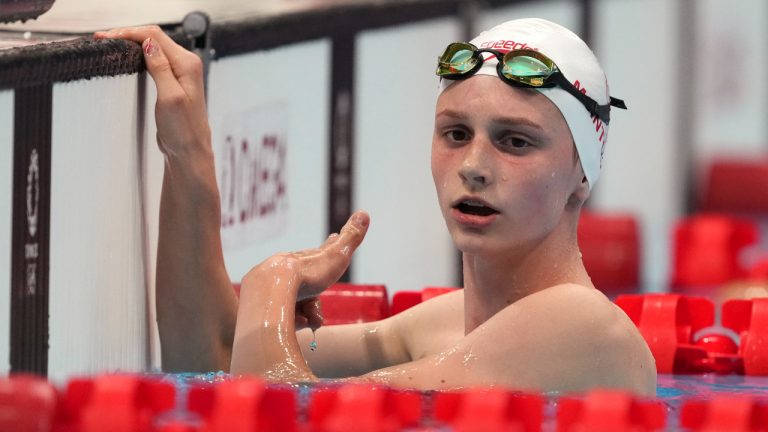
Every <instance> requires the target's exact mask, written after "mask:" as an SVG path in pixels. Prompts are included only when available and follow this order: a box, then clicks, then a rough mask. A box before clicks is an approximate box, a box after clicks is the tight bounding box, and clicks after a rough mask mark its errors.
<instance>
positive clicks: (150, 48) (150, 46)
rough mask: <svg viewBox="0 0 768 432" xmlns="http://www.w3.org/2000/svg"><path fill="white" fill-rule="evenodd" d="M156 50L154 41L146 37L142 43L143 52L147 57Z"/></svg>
mask: <svg viewBox="0 0 768 432" xmlns="http://www.w3.org/2000/svg"><path fill="white" fill-rule="evenodd" d="M156 52H157V45H155V41H153V40H152V39H147V42H146V43H145V44H144V54H146V55H147V57H152V56H153V55H154V54H155V53H156Z"/></svg>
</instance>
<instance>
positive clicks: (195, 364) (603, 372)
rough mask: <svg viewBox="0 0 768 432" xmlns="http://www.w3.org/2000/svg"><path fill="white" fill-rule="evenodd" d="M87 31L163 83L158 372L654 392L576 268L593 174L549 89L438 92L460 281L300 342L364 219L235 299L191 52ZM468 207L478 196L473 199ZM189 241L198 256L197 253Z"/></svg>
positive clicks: (487, 86) (649, 361) (249, 280)
mask: <svg viewBox="0 0 768 432" xmlns="http://www.w3.org/2000/svg"><path fill="white" fill-rule="evenodd" d="M97 37H99V38H106V37H119V38H124V39H128V40H133V41H136V42H139V43H142V44H143V46H144V48H145V55H146V61H147V67H148V70H149V72H150V74H152V77H153V78H154V80H155V82H156V83H157V86H158V102H157V107H156V117H157V123H158V141H159V144H160V148H161V151H163V153H164V154H165V156H166V172H165V178H164V185H163V195H162V200H161V214H160V241H159V247H158V286H157V292H158V294H157V296H158V302H157V305H158V323H159V326H160V333H161V341H162V353H163V367H164V369H166V370H190V369H191V370H194V369H200V370H206V369H207V370H214V369H228V368H229V366H230V364H231V372H232V373H253V374H258V375H262V376H265V377H268V378H270V379H274V380H278V381H313V380H316V379H317V376H332V377H341V376H346V377H350V376H357V378H352V379H356V380H364V381H375V382H382V383H386V384H390V385H394V386H402V387H412V388H420V389H444V388H455V387H463V386H477V385H492V386H507V387H512V388H518V389H528V390H538V391H580V390H585V389H588V388H592V387H596V386H600V387H613V388H623V389H629V390H632V391H635V392H637V393H640V394H645V395H651V394H653V393H654V392H655V381H656V374H655V366H654V362H653V358H652V357H651V355H650V352H649V350H648V348H647V346H646V344H645V342H644V341H643V340H642V338H641V337H640V335H639V333H638V331H637V330H636V328H635V327H634V325H633V324H632V323H631V321H630V320H629V319H628V318H627V317H626V315H624V313H623V312H621V311H620V310H619V309H618V308H617V307H615V306H614V305H613V304H612V303H611V302H610V301H608V300H607V299H606V298H605V297H604V296H603V295H602V294H601V293H600V292H598V291H597V290H595V289H594V288H593V287H592V286H591V283H590V281H589V278H588V276H587V274H586V272H585V270H584V268H583V265H582V263H581V260H580V257H579V252H578V245H577V244H576V225H577V221H578V213H579V209H580V206H581V203H582V202H583V201H584V200H585V199H586V198H587V197H588V195H589V186H588V185H587V184H586V182H585V181H583V173H582V172H581V168H580V165H579V164H578V161H577V160H575V158H574V153H573V151H574V150H573V142H572V139H571V137H570V133H569V132H568V128H567V125H566V124H565V121H564V120H563V118H562V116H561V115H560V113H559V111H558V110H557V108H556V107H555V106H554V105H552V104H551V103H550V102H549V100H548V99H546V97H544V96H543V95H541V94H538V93H536V92H533V91H528V90H521V89H516V88H512V87H510V86H508V85H506V84H504V83H502V82H501V81H500V80H498V78H495V77H489V76H475V77H472V78H469V79H467V80H465V81H462V82H459V83H456V84H454V85H452V86H450V87H449V88H448V89H446V91H444V92H443V93H442V94H441V96H440V97H439V99H438V103H437V108H436V121H435V134H434V137H433V145H432V172H433V177H434V179H435V184H436V188H437V193H438V200H439V203H440V208H441V211H442V212H443V215H444V217H445V219H446V223H447V226H448V229H449V231H450V233H451V236H452V237H453V239H454V242H455V243H456V245H457V246H458V248H459V249H460V250H461V251H462V252H463V258H464V275H465V281H464V285H465V289H464V290H460V291H457V292H455V293H451V294H448V295H445V296H442V297H439V298H437V299H434V300H432V301H429V302H425V303H423V304H421V305H418V306H416V307H414V308H412V309H410V310H408V311H406V312H404V313H402V314H399V315H396V316H394V317H391V318H389V319H386V320H384V321H381V322H377V323H367V324H360V325H346V326H329V327H321V328H320V329H319V330H318V332H317V344H318V349H317V350H316V351H314V352H311V351H310V350H309V342H310V341H311V339H312V338H311V333H310V332H309V331H308V330H307V329H306V328H305V329H304V330H300V329H301V328H302V327H306V326H308V325H309V326H317V325H318V324H319V322H320V320H321V318H320V317H319V316H318V314H317V310H316V308H315V307H314V302H313V298H314V296H316V295H317V294H318V293H319V292H321V291H322V290H323V289H325V288H326V287H327V286H328V285H330V284H331V283H333V282H334V281H335V280H336V279H337V278H338V277H339V276H340V275H341V274H342V273H343V271H344V269H345V268H346V267H347V266H348V265H349V262H350V259H351V256H352V254H353V253H354V250H355V249H356V248H357V247H358V246H359V245H360V243H361V242H362V241H363V238H364V236H365V232H366V230H367V227H368V224H369V218H368V215H367V214H365V213H363V212H358V213H356V214H355V215H353V216H352V217H351V218H350V221H349V222H348V223H347V225H346V226H345V227H344V229H343V230H342V232H341V233H340V234H339V235H337V236H332V237H331V238H329V239H328V240H327V241H326V242H325V243H324V244H323V245H321V246H320V247H318V248H315V249H308V250H306V251H301V252H296V253H283V254H277V255H275V256H273V257H272V258H270V259H268V260H266V261H265V262H263V263H261V264H259V265H257V266H255V267H254V268H253V269H252V270H251V271H250V272H249V273H248V274H247V275H246V276H245V278H244V279H243V283H242V285H241V298H240V300H239V302H238V300H237V299H236V298H235V297H234V294H233V293H232V290H231V288H230V286H229V280H228V277H227V275H226V270H224V264H223V256H222V254H221V244H220V237H219V233H218V229H219V226H220V224H219V218H220V207H219V197H218V192H217V189H216V187H215V181H216V180H215V175H214V172H215V171H214V170H213V158H212V152H211V150H210V132H209V130H208V128H207V119H206V116H205V105H204V100H203V98H202V97H201V95H202V94H203V93H202V79H201V74H200V69H201V68H200V67H199V66H200V65H199V61H198V60H196V58H195V57H194V56H193V55H191V54H190V53H188V52H187V51H185V50H183V49H181V48H180V47H178V46H177V45H175V44H174V43H173V42H172V41H171V40H170V39H169V38H167V36H165V35H164V34H162V32H161V31H160V30H159V29H157V28H154V27H150V28H139V29H123V30H116V31H112V32H109V33H105V34H98V35H97ZM477 204H482V205H483V206H485V208H484V209H483V210H482V211H480V212H478V211H476V210H477ZM473 206H474V207H475V208H472V207H473ZM190 250H194V251H198V252H196V254H195V255H194V256H192V257H191V256H190V255H191V254H190V253H189V251H190ZM201 263H202V265H201ZM299 330H300V331H299ZM297 331H298V332H297ZM230 362H231V363H230Z"/></svg>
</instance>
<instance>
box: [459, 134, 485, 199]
mask: <svg viewBox="0 0 768 432" xmlns="http://www.w3.org/2000/svg"><path fill="white" fill-rule="evenodd" d="M484 147H485V146H484V145H483V144H482V143H480V142H473V143H471V144H470V145H468V146H467V148H466V153H465V154H464V161H463V162H462V164H461V169H459V177H461V180H462V181H463V182H464V184H466V185H467V186H469V187H470V188H472V189H478V188H483V187H485V186H488V185H489V184H491V183H492V182H493V176H492V175H491V170H490V167H489V163H488V160H487V158H488V154H487V150H486V149H485V148H484Z"/></svg>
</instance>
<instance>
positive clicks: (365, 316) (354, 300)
mask: <svg viewBox="0 0 768 432" xmlns="http://www.w3.org/2000/svg"><path fill="white" fill-rule="evenodd" d="M320 307H321V308H322V311H323V322H324V324H325V325H334V324H352V323H361V322H371V321H378V320H382V319H384V318H386V317H388V316H389V297H388V296H387V288H386V287H385V286H384V285H355V284H347V283H337V284H334V285H331V287H330V288H328V289H327V290H325V291H324V292H323V293H322V294H320Z"/></svg>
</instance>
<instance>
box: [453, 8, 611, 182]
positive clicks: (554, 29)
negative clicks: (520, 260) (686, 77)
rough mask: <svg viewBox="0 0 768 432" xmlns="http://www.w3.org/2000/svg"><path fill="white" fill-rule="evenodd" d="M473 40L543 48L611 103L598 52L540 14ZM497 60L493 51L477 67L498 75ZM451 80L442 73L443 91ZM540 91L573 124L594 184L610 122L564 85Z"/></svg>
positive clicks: (584, 87) (501, 47)
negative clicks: (598, 115) (583, 102)
mask: <svg viewBox="0 0 768 432" xmlns="http://www.w3.org/2000/svg"><path fill="white" fill-rule="evenodd" d="M471 43H472V44H473V45H475V46H476V47H478V48H489V49H495V50H498V51H501V52H508V51H511V50H518V49H533V50H536V51H539V52H541V53H542V54H544V55H546V56H547V57H549V58H550V59H552V60H553V61H554V62H555V64H556V65H557V66H558V68H559V69H560V71H561V72H562V74H563V75H564V76H565V77H566V78H567V79H568V80H569V81H570V82H571V83H572V84H573V85H574V87H576V88H577V89H579V90H580V91H581V92H582V93H584V94H586V95H587V96H589V97H590V98H592V99H594V100H595V101H596V102H597V103H598V104H600V105H607V104H609V103H610V95H609V93H608V81H607V79H606V78H605V73H604V72H603V69H602V68H601V67H600V64H599V63H598V62H597V58H595V55H594V53H592V50H590V49H589V47H588V46H587V44H586V43H584V41H583V40H581V38H579V37H578V36H576V34H574V33H573V32H572V31H570V30H568V29H567V28H565V27H563V26H561V25H558V24H555V23H553V22H550V21H547V20H544V19H539V18H526V19H518V20H513V21H507V22H505V23H503V24H500V25H498V26H496V27H494V28H492V29H490V30H488V31H484V32H482V33H480V35H479V36H477V37H476V38H474V39H472V41H471ZM497 63H498V61H497V60H496V58H495V57H491V58H490V59H489V60H488V61H486V62H485V63H484V64H483V66H482V67H481V68H480V70H479V71H477V73H478V74H482V75H493V76H498V74H497V72H496V64H497ZM453 82H454V81H452V80H448V79H442V80H441V84H440V89H441V91H442V90H444V89H445V88H446V87H448V86H449V85H450V84H451V83H453ZM536 91H538V92H540V93H542V94H543V95H544V96H546V97H548V98H549V100H551V101H552V102H553V103H554V104H555V106H557V108H558V109H559V110H560V112H561V113H562V114H563V117H564V118H565V121H566V123H567V124H568V127H569V128H570V130H571V135H572V136H573V141H574V143H575V145H576V151H577V152H578V154H579V159H580V160H581V166H582V168H583V169H584V175H585V176H586V177H587V181H588V182H589V186H590V188H592V187H594V185H595V182H596V181H597V179H598V177H600V167H601V165H602V159H603V151H604V150H605V143H606V141H607V139H608V125H607V124H606V123H605V122H603V121H602V120H600V119H599V118H598V117H597V116H592V114H590V113H589V111H588V110H587V108H585V107H584V105H583V104H582V103H581V102H580V101H579V100H578V99H576V98H575V97H574V96H573V95H571V94H570V93H568V92H567V91H565V90H563V89H561V88H560V87H550V88H537V89H536Z"/></svg>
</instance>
